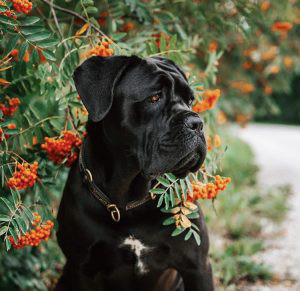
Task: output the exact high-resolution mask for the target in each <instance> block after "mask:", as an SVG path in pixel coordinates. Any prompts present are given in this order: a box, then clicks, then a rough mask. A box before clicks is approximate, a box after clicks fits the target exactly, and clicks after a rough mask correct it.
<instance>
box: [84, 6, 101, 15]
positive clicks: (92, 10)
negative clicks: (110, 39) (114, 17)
mask: <svg viewBox="0 0 300 291" xmlns="http://www.w3.org/2000/svg"><path fill="white" fill-rule="evenodd" d="M86 12H87V13H88V14H96V13H98V9H97V8H96V7H91V6H89V7H87V8H86Z"/></svg>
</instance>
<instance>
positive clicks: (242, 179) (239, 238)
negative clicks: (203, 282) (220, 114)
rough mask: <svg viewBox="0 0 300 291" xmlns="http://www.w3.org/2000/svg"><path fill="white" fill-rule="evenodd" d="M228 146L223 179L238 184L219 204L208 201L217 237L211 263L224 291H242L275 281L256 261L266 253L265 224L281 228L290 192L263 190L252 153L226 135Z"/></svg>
mask: <svg viewBox="0 0 300 291" xmlns="http://www.w3.org/2000/svg"><path fill="white" fill-rule="evenodd" d="M222 140H223V144H228V145H230V146H229V147H228V150H227V151H226V153H225V155H224V159H223V164H222V167H221V168H222V172H220V174H221V175H222V176H229V177H231V178H232V183H231V184H230V186H229V187H228V189H227V190H226V191H225V192H224V193H222V194H220V195H219V197H218V198H217V200H216V201H215V202H214V208H215V210H216V213H215V212H214V211H212V205H211V202H207V201H204V202H202V203H201V206H202V208H203V210H204V213H205V214H206V220H207V223H208V229H209V232H210V235H211V249H210V254H211V259H212V265H213V270H214V274H215V278H216V284H217V288H218V290H236V289H237V286H238V284H240V283H241V282H242V281H245V280H246V281H249V282H255V281H256V280H270V279H271V278H272V270H271V267H270V266H266V265H264V264H261V263H259V262H258V261H257V260H256V259H255V258H256V257H257V256H259V253H260V252H262V251H263V250H264V241H263V239H262V233H263V224H262V222H263V221H266V220H267V221H268V223H280V222H281V221H282V220H283V219H284V217H285V214H286V212H287V198H288V195H289V192H290V191H289V188H288V187H280V188H275V189H269V190H266V189H261V188H260V187H259V185H257V182H256V181H257V179H256V178H257V172H258V168H257V166H256V165H255V162H254V155H253V153H252V151H251V149H250V147H249V146H248V145H247V144H245V143H244V142H242V141H241V140H240V139H238V138H236V137H233V136H230V135H229V134H225V135H224V136H223V137H222Z"/></svg>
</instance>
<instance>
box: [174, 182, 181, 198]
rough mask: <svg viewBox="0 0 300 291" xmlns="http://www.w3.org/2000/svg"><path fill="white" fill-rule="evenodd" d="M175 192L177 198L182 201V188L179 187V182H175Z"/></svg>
mask: <svg viewBox="0 0 300 291" xmlns="http://www.w3.org/2000/svg"><path fill="white" fill-rule="evenodd" d="M175 192H176V195H177V198H178V199H180V201H181V191H180V186H179V184H178V183H177V182H175Z"/></svg>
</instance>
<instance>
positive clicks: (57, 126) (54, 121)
mask: <svg viewBox="0 0 300 291" xmlns="http://www.w3.org/2000/svg"><path fill="white" fill-rule="evenodd" d="M50 124H51V125H52V126H53V127H54V128H55V129H56V130H57V131H61V130H62V128H63V123H61V122H60V121H59V120H57V119H51V120H50Z"/></svg>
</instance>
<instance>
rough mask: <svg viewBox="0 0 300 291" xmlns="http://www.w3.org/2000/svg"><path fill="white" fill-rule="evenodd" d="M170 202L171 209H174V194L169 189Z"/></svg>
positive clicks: (171, 189)
mask: <svg viewBox="0 0 300 291" xmlns="http://www.w3.org/2000/svg"><path fill="white" fill-rule="evenodd" d="M170 201H171V205H172V207H174V206H175V194H174V190H173V188H170Z"/></svg>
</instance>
